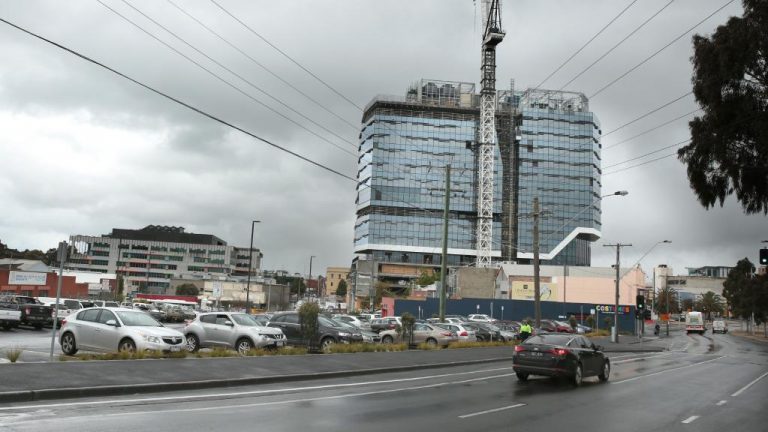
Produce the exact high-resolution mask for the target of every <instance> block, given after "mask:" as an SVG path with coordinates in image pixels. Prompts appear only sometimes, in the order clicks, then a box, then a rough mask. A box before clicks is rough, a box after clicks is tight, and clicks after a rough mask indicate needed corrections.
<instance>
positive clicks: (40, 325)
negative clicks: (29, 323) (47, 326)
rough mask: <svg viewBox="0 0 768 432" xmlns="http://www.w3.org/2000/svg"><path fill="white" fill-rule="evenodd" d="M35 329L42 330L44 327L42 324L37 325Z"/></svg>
mask: <svg viewBox="0 0 768 432" xmlns="http://www.w3.org/2000/svg"><path fill="white" fill-rule="evenodd" d="M33 327H35V330H42V329H43V325H42V324H35V325H34V326H33Z"/></svg>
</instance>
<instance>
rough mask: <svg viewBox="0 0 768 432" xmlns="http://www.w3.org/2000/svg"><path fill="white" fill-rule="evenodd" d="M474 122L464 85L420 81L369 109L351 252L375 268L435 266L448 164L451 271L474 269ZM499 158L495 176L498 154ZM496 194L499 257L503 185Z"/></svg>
mask: <svg viewBox="0 0 768 432" xmlns="http://www.w3.org/2000/svg"><path fill="white" fill-rule="evenodd" d="M478 115H479V111H478V109H477V106H476V95H475V93H474V85H473V84H468V83H455V82H442V81H432V80H431V81H425V80H422V81H421V82H419V83H418V84H415V85H414V86H413V87H411V89H409V91H408V94H407V96H406V97H405V98H393V97H386V98H385V97H378V98H376V99H374V100H373V101H372V102H371V103H370V104H369V105H368V107H367V108H366V110H365V113H364V117H363V127H362V131H361V134H360V148H359V166H358V194H357V221H356V224H355V252H356V253H361V254H369V255H371V254H372V255H373V256H374V257H375V259H376V261H378V262H389V263H402V264H413V265H426V266H438V265H440V260H441V249H442V237H443V234H442V233H443V228H442V227H443V207H444V199H445V174H446V166H447V165H448V164H450V165H451V188H450V189H451V197H450V212H449V228H448V264H449V265H468V264H471V263H473V262H475V260H476V256H477V255H476V254H477V253H476V247H475V230H476V223H477V222H476V221H477V201H476V200H477V174H476V173H477V167H476V163H477V162H476V159H477V158H476V156H475V152H476V126H477V122H478ZM496 159H497V162H496V170H495V172H496V176H498V175H499V174H498V173H499V172H500V165H501V164H500V162H499V156H498V151H497V153H496ZM494 195H495V198H496V199H495V205H494V216H495V217H494V219H495V221H494V234H493V235H494V243H495V244H494V248H493V249H494V253H495V255H496V256H497V257H500V256H501V252H500V250H499V246H498V244H500V241H501V240H500V239H501V225H500V222H499V221H500V217H501V186H500V185H499V186H498V187H496V188H495V192H494ZM496 219H498V220H496Z"/></svg>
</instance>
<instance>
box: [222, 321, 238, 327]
mask: <svg viewBox="0 0 768 432" xmlns="http://www.w3.org/2000/svg"><path fill="white" fill-rule="evenodd" d="M224 325H225V326H230V327H234V326H235V323H233V322H232V321H230V320H226V321H224Z"/></svg>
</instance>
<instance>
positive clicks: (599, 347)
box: [592, 344, 603, 351]
mask: <svg viewBox="0 0 768 432" xmlns="http://www.w3.org/2000/svg"><path fill="white" fill-rule="evenodd" d="M592 349H593V350H595V351H602V350H603V347H601V346H600V345H595V344H592Z"/></svg>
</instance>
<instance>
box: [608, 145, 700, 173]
mask: <svg viewBox="0 0 768 432" xmlns="http://www.w3.org/2000/svg"><path fill="white" fill-rule="evenodd" d="M690 141H691V138H688V139H685V140H683V141H680V142H678V143H675V144H671V145H668V146H664V147H662V148H660V149H658V150H654V151H652V152H648V153H645V154H643V155H640V156H637V157H633V158H632V159H627V160H625V161H623V162H618V163H615V164H613V165H607V166H604V167H603V169H608V168H613V167H615V166H618V165H624V164H625V163H627V162H632V161H635V160H638V159H642V158H644V157H646V156H650V155H652V154H655V153H658V152H660V151H664V150H666V149H670V148H672V147H677V146H679V145H683V144H685V143H688V142H690Z"/></svg>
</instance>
